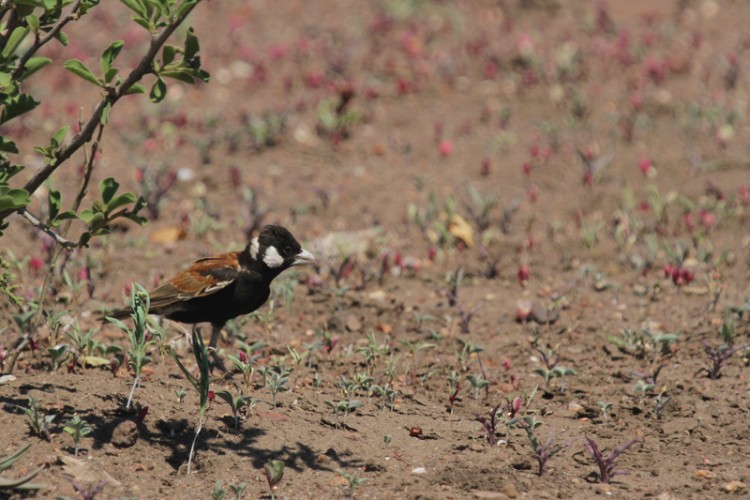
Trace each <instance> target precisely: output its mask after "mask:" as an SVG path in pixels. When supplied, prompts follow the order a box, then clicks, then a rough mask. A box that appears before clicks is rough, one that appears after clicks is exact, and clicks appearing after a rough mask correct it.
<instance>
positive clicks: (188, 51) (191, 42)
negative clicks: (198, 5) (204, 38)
mask: <svg viewBox="0 0 750 500" xmlns="http://www.w3.org/2000/svg"><path fill="white" fill-rule="evenodd" d="M199 50H200V44H199V43H198V37H197V36H195V31H193V28H192V27H190V28H188V31H187V34H186V35H185V54H184V56H183V57H184V59H185V61H186V62H190V61H192V60H193V59H194V58H195V56H196V55H197V54H198V51H199Z"/></svg>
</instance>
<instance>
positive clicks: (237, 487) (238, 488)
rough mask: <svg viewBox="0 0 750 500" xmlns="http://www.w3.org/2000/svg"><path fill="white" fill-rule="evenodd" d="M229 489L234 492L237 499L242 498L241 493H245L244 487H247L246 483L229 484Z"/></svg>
mask: <svg viewBox="0 0 750 500" xmlns="http://www.w3.org/2000/svg"><path fill="white" fill-rule="evenodd" d="M229 489H230V490H232V493H234V494H235V497H236V498H237V500H242V495H243V493H245V489H247V483H237V484H230V485H229Z"/></svg>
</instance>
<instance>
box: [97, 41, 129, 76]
mask: <svg viewBox="0 0 750 500" xmlns="http://www.w3.org/2000/svg"><path fill="white" fill-rule="evenodd" d="M124 45H125V42H123V41H122V40H115V41H114V42H112V43H111V44H110V45H109V47H107V48H106V49H105V50H104V52H102V57H101V58H100V59H99V67H100V68H101V70H102V73H104V74H105V75H106V74H107V73H108V72H109V70H110V69H111V68H112V63H114V62H115V59H117V56H118V55H120V51H121V50H122V47H123V46H124Z"/></svg>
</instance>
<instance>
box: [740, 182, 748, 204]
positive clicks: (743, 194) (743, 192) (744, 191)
mask: <svg viewBox="0 0 750 500" xmlns="http://www.w3.org/2000/svg"><path fill="white" fill-rule="evenodd" d="M739 196H740V202H741V203H742V204H743V205H747V204H748V203H750V188H748V187H747V184H742V185H741V186H740V189H739Z"/></svg>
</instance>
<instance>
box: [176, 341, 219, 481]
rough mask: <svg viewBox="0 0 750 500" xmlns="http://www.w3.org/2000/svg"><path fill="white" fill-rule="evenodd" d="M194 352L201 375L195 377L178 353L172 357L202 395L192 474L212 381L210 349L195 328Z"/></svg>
mask: <svg viewBox="0 0 750 500" xmlns="http://www.w3.org/2000/svg"><path fill="white" fill-rule="evenodd" d="M193 354H194V356H195V362H196V363H197V364H198V370H199V373H200V375H199V377H195V376H194V375H193V374H192V373H190V372H189V371H188V370H187V368H185V366H184V365H183V364H182V362H181V361H180V360H179V358H178V357H177V354H175V353H174V352H172V357H173V358H174V360H175V363H177V366H178V367H179V368H180V370H182V373H183V374H184V375H185V378H187V379H188V380H189V381H190V384H191V385H192V386H193V387H194V388H195V390H196V391H197V392H198V395H199V396H200V409H199V410H198V428H197V429H196V431H195V437H194V438H193V444H192V445H191V446H190V455H189V456H188V464H187V473H188V474H190V468H191V465H192V462H193V454H194V452H195V443H196V442H197V441H198V435H199V434H200V432H201V429H203V424H204V423H205V422H206V411H207V410H208V392H209V390H208V387H209V383H210V373H209V371H210V368H211V360H210V359H209V355H208V350H207V349H206V344H205V343H204V342H203V337H202V336H201V334H200V331H199V330H198V329H197V328H195V329H193Z"/></svg>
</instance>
